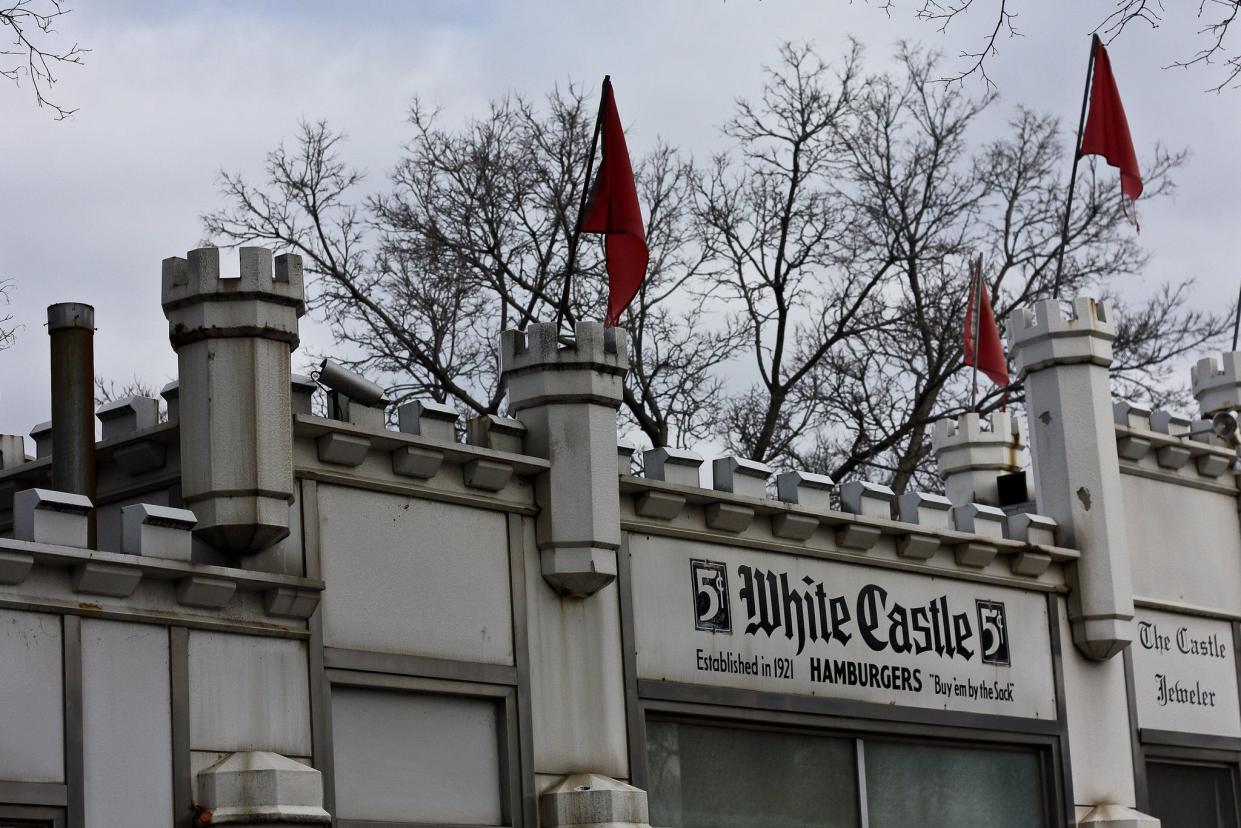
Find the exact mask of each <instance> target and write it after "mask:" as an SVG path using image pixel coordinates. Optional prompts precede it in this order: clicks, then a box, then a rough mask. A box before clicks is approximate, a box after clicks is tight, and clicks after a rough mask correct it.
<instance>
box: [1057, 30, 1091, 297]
mask: <svg viewBox="0 0 1241 828" xmlns="http://www.w3.org/2000/svg"><path fill="white" fill-rule="evenodd" d="M1098 45H1099V36H1098V35H1097V34H1095V35H1091V36H1090V63H1089V64H1088V65H1087V66H1086V88H1085V90H1084V91H1083V92H1082V114H1081V117H1080V118H1078V120H1077V140H1076V141H1075V142H1074V143H1073V171H1072V172H1071V173H1069V198H1068V203H1067V204H1066V205H1065V207H1064V224H1062V225H1061V226H1060V255H1059V256H1057V257H1056V281H1055V282H1054V283H1053V284H1052V288H1051V295H1052V298H1053V299H1059V298H1060V275H1061V273H1062V272H1063V271H1064V249H1065V248H1066V247H1068V246H1069V217H1070V216H1071V215H1072V214H1073V189H1074V188H1075V187H1076V186H1077V162H1078V161H1079V160H1081V153H1080V150H1081V146H1082V130H1083V129H1085V127H1086V104H1087V103H1088V102H1089V101H1090V81H1091V79H1092V78H1093V77H1094V59H1095V55H1096V54H1098Z"/></svg>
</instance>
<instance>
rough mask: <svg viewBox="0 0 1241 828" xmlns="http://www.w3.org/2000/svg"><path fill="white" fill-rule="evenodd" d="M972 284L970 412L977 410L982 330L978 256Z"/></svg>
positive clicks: (979, 257) (980, 257)
mask: <svg viewBox="0 0 1241 828" xmlns="http://www.w3.org/2000/svg"><path fill="white" fill-rule="evenodd" d="M971 281H972V282H973V290H971V291H970V293H972V294H973V296H974V307H973V308H971V309H970V313H972V314H973V316H974V376H973V379H972V382H973V386H972V390H971V391H970V410H971V411H977V410H978V344H979V342H981V338H980V332H981V329H982V255H981V254H980V255H978V256H977V257H976V258H975V259H974V267H973V272H972V274H971Z"/></svg>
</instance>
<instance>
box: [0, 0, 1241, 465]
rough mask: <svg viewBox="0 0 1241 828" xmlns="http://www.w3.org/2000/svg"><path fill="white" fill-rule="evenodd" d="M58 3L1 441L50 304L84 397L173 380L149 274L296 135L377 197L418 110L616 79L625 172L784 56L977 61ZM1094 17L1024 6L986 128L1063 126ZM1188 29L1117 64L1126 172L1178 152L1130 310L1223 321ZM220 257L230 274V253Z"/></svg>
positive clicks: (1214, 202) (1239, 109) (338, 7)
mask: <svg viewBox="0 0 1241 828" xmlns="http://www.w3.org/2000/svg"><path fill="white" fill-rule="evenodd" d="M70 5H76V6H77V8H76V9H75V11H74V12H73V13H72V14H71V15H70V16H68V17H67V18H65V19H64V21H63V23H62V24H61V30H62V32H63V33H64V37H65V38H66V39H69V40H77V41H79V42H80V43H81V44H82V45H83V46H85V47H88V48H90V49H91V50H92V51H91V52H90V53H89V54H88V55H87V56H86V65H85V66H83V67H80V68H72V67H71V68H68V69H66V70H64V71H63V73H62V81H61V83H60V84H58V85H57V87H56V89H55V95H56V96H57V98H58V102H60V103H62V104H64V105H67V106H71V107H72V106H76V107H79V111H78V113H77V114H76V115H75V116H74V117H73V118H71V119H70V120H68V121H64V122H56V121H54V120H53V119H52V118H51V116H50V115H49V113H48V112H47V111H46V110H39V109H38V108H36V107H35V105H34V103H33V101H32V99H31V97H30V95H29V91H28V90H27V89H25V88H22V89H16V88H12V87H11V86H8V85H0V112H2V113H3V128H0V159H3V160H2V161H0V164H2V165H3V197H2V198H0V228H2V229H0V276H4V277H7V278H10V279H12V280H13V281H14V289H13V290H12V291H11V299H12V304H11V307H10V310H11V312H12V313H13V314H14V317H15V321H17V322H19V323H21V324H22V325H23V326H24V327H23V328H22V329H21V331H20V332H19V336H18V341H17V344H16V346H15V347H13V348H11V349H9V350H7V351H3V352H0V432H4V433H16V434H26V433H28V432H29V430H30V428H31V426H33V425H34V424H35V423H37V422H39V421H42V420H46V419H47V418H48V416H49V403H48V385H49V383H48V345H47V335H46V332H45V330H44V328H43V324H44V322H45V321H46V307H47V305H48V304H50V303H52V302H58V301H81V302H88V303H90V304H93V305H94V306H95V308H96V323H97V327H98V333H97V337H96V370H97V372H98V373H99V374H100V375H101V376H105V377H109V378H113V379H115V380H118V381H125V380H128V379H130V378H131V377H134V376H137V377H139V378H142V379H144V380H145V381H147V382H149V383H151V384H153V385H155V386H156V387H158V386H159V385H162V384H163V383H164V382H166V381H167V380H169V379H171V378H173V377H174V376H175V373H176V361H175V356H174V354H173V352H172V349H171V347H170V346H169V345H168V339H167V326H166V322H165V320H164V316H163V313H162V311H161V309H160V304H159V272H160V260H161V259H163V258H164V257H167V256H173V255H184V254H185V251H187V250H189V249H190V248H193V247H196V246H198V243H199V241H200V240H201V239H202V230H201V227H200V224H199V219H198V217H199V215H200V214H201V213H203V212H205V211H208V210H211V209H213V208H215V207H217V206H219V204H220V200H219V197H218V195H217V192H216V176H217V173H218V171H219V170H220V169H221V168H225V169H228V170H239V171H243V172H247V173H250V174H257V173H258V172H259V171H260V170H261V167H262V162H263V156H264V153H265V152H266V151H267V150H269V149H270V148H272V147H273V146H274V145H276V144H277V143H278V142H279V141H281V140H282V139H285V138H288V137H290V136H291V135H293V133H294V131H295V129H296V126H297V122H298V120H299V119H302V118H306V119H319V118H326V119H328V120H329V121H330V122H331V123H332V125H333V126H334V127H336V128H338V129H342V130H344V131H345V132H346V133H348V135H349V143H348V144H347V146H346V148H345V152H346V155H347V157H348V160H350V161H351V162H352V163H354V164H356V165H357V166H360V167H362V168H363V169H365V170H367V171H368V174H369V177H370V182H371V183H372V184H375V185H377V186H378V185H379V184H380V183H381V182H382V178H383V176H384V175H385V173H386V171H387V170H388V169H390V168H391V167H392V165H393V163H394V161H395V160H396V159H397V157H398V155H399V152H400V147H401V145H402V143H403V142H404V141H405V140H407V138H408V137H409V133H408V129H407V127H406V125H405V123H404V118H405V111H406V107H407V105H408V103H409V101H410V99H411V98H412V97H413V96H415V95H418V96H420V97H422V98H424V99H426V100H429V101H434V102H437V103H439V104H441V105H443V106H444V107H445V109H446V117H447V118H449V119H450V120H460V119H463V118H466V117H468V116H470V115H473V114H479V113H481V112H482V111H483V109H484V107H485V105H486V102H487V101H488V100H489V99H491V98H495V97H497V96H501V95H504V94H505V93H506V92H509V91H519V92H524V93H529V94H541V93H542V92H544V91H546V90H548V89H550V88H551V87H552V86H553V85H554V84H556V83H563V82H565V81H567V80H573V81H575V82H580V83H584V84H589V85H590V86H592V87H593V86H594V85H595V84H597V83H598V81H599V80H600V78H601V77H602V75H603V74H605V73H611V75H612V76H613V80H614V83H615V85H616V94H617V101H618V104H619V107H620V111H621V115H622V117H623V119H624V120H625V122H626V124H627V125H628V138H629V145H630V148H631V151H632V152H633V153H634V154H635V155H640V154H641V153H642V152H643V151H644V150H646V149H647V148H649V147H650V146H651V144H652V143H653V142H654V141H655V139H656V137H657V136H659V137H662V138H663V139H665V140H667V141H668V142H670V143H672V144H675V145H679V146H681V147H683V148H685V149H687V150H689V151H691V152H695V153H700V154H701V153H705V152H708V151H710V150H711V149H712V148H714V147H717V146H719V143H720V137H719V133H718V125H719V124H720V123H721V122H722V121H724V120H725V118H726V117H727V116H728V114H729V113H730V111H731V106H732V101H733V99H734V98H735V97H736V96H738V95H745V96H749V95H753V94H754V93H756V92H757V90H758V88H759V86H760V84H761V74H760V70H761V66H762V65H763V64H764V63H770V62H772V61H773V60H774V59H775V53H776V48H777V46H778V44H779V43H780V42H782V41H784V40H790V39H791V40H810V41H812V42H813V43H814V44H815V45H816V46H817V47H818V48H819V50H820V51H821V52H822V53H823V54H824V55H825V56H828V57H831V56H834V55H836V54H839V53H840V52H841V50H842V48H843V43H844V40H845V38H846V36H847V35H849V34H853V35H855V36H857V37H858V38H860V39H861V40H862V41H863V42H864V43H865V44H866V45H867V49H868V58H869V60H870V62H871V63H872V64H873V65H875V66H876V67H877V66H879V65H881V64H882V63H883V62H884V61H886V60H887V57H888V55H889V54H890V52H891V47H892V44H893V43H894V42H895V41H897V40H898V39H901V38H908V39H914V40H921V41H924V42H926V43H928V44H931V45H933V46H938V47H939V48H941V49H943V50H944V51H945V52H947V53H948V54H950V55H952V54H955V53H956V52H957V51H959V50H960V49H961V48H964V47H969V48H973V47H974V46H975V44H976V42H977V37H978V34H979V32H980V31H981V30H982V28H983V27H984V25H985V24H986V23H988V22H989V21H985V20H984V19H983V17H982V13H983V12H984V11H986V10H987V9H989V7H990V6H991V5H992V4H990V3H988V4H983V5H980V11H979V12H978V13H977V14H975V19H973V20H967V21H966V22H965V24H963V25H961V26H959V27H957V28H954V29H952V30H950V31H949V32H948V33H947V34H946V35H940V34H938V33H937V32H936V30H935V29H934V28H933V27H931V26H928V25H927V24H922V23H918V22H915V21H914V20H913V19H912V12H911V9H912V6H913V5H914V2H913V0H904V1H903V2H902V0H897V2H896V8H895V9H894V10H893V11H892V13H891V17H889V16H888V15H887V14H885V13H884V12H883V11H882V10H881V9H879V8H877V7H876V5H875V4H870V5H868V4H866V3H865V2H861V0H856V1H855V2H853V3H850V2H848V0H804V1H803V2H793V1H792V0H727V2H720V0H715V2H705V1H704V2H690V0H677V2H672V0H625V2H621V3H617V2H607V3H604V2H594V0H563V2H552V1H551V0H539V2H516V0H510V2H467V0H459V2H452V1H451V0H444V2H409V3H397V2H384V3H380V2H374V3H367V2H352V3H341V2H265V3H261V4H260V3H243V2H240V0H238V2H234V3H225V2H200V3H196V4H193V5H192V6H191V4H188V3H175V4H171V3H156V2H138V1H137V0H107V1H106V2H105V0H91V2H89V3H87V2H85V0H79V2H78V3H76V4H74V3H72V2H70ZM1112 5H1113V4H1112V3H1111V2H1110V0H1089V1H1087V0H1076V2H1064V1H1063V0H1056V1H1055V2H1051V0H1024V2H1022V1H1021V0H1019V11H1020V13H1021V16H1020V18H1019V20H1018V25H1019V26H1020V28H1021V31H1022V33H1023V35H1024V36H1023V37H1021V38H1019V39H1016V40H1005V41H1002V42H1001V53H1000V54H999V55H998V56H997V57H995V58H994V59H992V60H991V62H990V72H991V75H992V77H993V78H994V80H995V82H996V83H997V84H998V86H999V89H1000V92H1001V94H1002V100H1001V102H1000V104H999V106H997V107H996V108H995V109H994V110H993V112H992V113H991V115H990V116H989V118H990V120H989V121H988V122H987V125H986V128H987V129H991V130H998V129H1001V128H1002V125H1003V119H1004V118H1005V117H1007V115H1008V114H1009V113H1011V111H1012V109H1013V108H1014V107H1015V106H1016V105H1017V104H1018V103H1020V104H1025V105H1028V106H1031V107H1033V108H1036V109H1039V110H1044V111H1050V112H1053V113H1055V114H1058V115H1060V116H1061V117H1062V119H1063V120H1064V122H1065V123H1066V124H1067V125H1069V127H1070V128H1074V127H1075V126H1076V119H1077V115H1078V108H1079V107H1080V104H1081V90H1082V84H1083V80H1084V72H1085V61H1086V58H1087V50H1088V46H1089V41H1088V39H1087V34H1088V33H1089V31H1090V30H1091V29H1092V28H1093V26H1094V24H1095V23H1097V22H1098V20H1099V19H1101V18H1102V17H1103V16H1104V15H1105V14H1106V13H1107V11H1108V10H1109V9H1110V8H1111V6H1112ZM1176 5H1178V4H1169V6H1170V7H1171V6H1176ZM1186 5H1190V4H1186ZM1192 5H1195V6H1196V4H1192ZM1193 23H1194V21H1193V20H1192V19H1190V18H1188V17H1184V18H1181V19H1178V20H1169V21H1166V22H1165V25H1164V26H1163V27H1162V28H1160V29H1159V30H1158V31H1155V32H1151V31H1148V30H1144V29H1139V28H1133V29H1131V30H1130V31H1127V32H1126V33H1125V34H1124V36H1123V37H1122V38H1121V39H1120V40H1119V41H1117V42H1116V43H1115V44H1114V45H1113V46H1112V48H1111V54H1112V62H1113V67H1114V69H1115V72H1116V74H1117V78H1118V82H1119V85H1120V90H1121V93H1122V95H1123V97H1124V101H1125V108H1126V110H1127V111H1128V114H1129V121H1130V126H1131V128H1132V132H1133V135H1134V140H1135V143H1136V145H1137V148H1138V154H1139V156H1142V155H1146V154H1148V153H1149V151H1150V149H1151V148H1152V147H1153V146H1154V144H1155V143H1156V142H1163V143H1165V144H1167V145H1169V146H1171V147H1174V148H1189V149H1190V150H1191V152H1192V158H1191V161H1190V165H1189V167H1188V168H1187V169H1185V170H1183V171H1182V172H1181V173H1180V175H1179V176H1178V181H1179V185H1180V186H1179V191H1178V193H1177V195H1176V198H1175V199H1174V200H1165V201H1162V202H1158V203H1155V204H1148V205H1144V206H1143V210H1142V237H1141V238H1142V241H1143V243H1144V244H1145V245H1147V246H1148V248H1149V249H1150V251H1151V252H1152V254H1153V259H1152V263H1151V266H1150V268H1149V269H1148V271H1147V273H1146V274H1145V275H1144V276H1143V277H1141V278H1140V279H1136V280H1134V282H1133V285H1132V287H1133V290H1134V291H1135V292H1136V293H1137V294H1145V293H1146V292H1148V291H1149V290H1150V289H1151V287H1152V286H1153V285H1156V284H1158V283H1159V282H1161V281H1165V280H1180V279H1183V278H1188V277H1197V279H1198V284H1199V287H1200V290H1199V295H1198V297H1197V301H1198V302H1199V304H1200V305H1201V306H1203V307H1212V306H1218V305H1221V304H1224V303H1227V302H1231V301H1232V299H1233V296H1234V295H1235V292H1236V285H1237V278H1238V274H1239V271H1241V268H1239V267H1238V265H1237V258H1238V257H1237V255H1236V252H1235V250H1236V244H1235V241H1234V240H1235V237H1236V235H1237V233H1238V228H1241V206H1238V203H1237V198H1236V197H1235V195H1234V193H1235V191H1236V189H1237V185H1238V176H1237V169H1238V165H1237V160H1236V159H1237V149H1236V146H1237V137H1238V135H1241V130H1239V129H1238V128H1239V127H1241V91H1236V92H1232V93H1224V94H1223V95H1222V96H1220V95H1214V94H1209V93H1204V92H1203V91H1202V90H1203V89H1204V88H1206V87H1207V86H1209V85H1212V84H1211V77H1212V76H1211V75H1209V74H1207V73H1203V72H1189V73H1187V72H1183V71H1168V70H1163V69H1162V68H1161V67H1163V66H1165V65H1167V64H1168V63H1170V62H1172V61H1173V60H1175V59H1177V58H1181V57H1184V56H1186V55H1187V54H1189V53H1190V52H1191V51H1192V49H1193V46H1194V43H1195V39H1194V36H1193V32H1194V26H1193ZM0 83H2V79H0ZM984 137H987V136H985V135H982V134H980V135H979V138H984ZM1071 140H1072V139H1071V134H1070V137H1066V141H1071ZM1067 175H1068V171H1067V169H1066V171H1065V176H1066V177H1067ZM1224 241H1228V242H1229V243H1228V244H1224V243H1223V242H1224ZM224 255H225V257H226V261H227V262H228V263H229V264H228V266H229V267H231V269H233V270H235V269H236V264H235V259H234V258H233V257H234V256H235V254H234V253H231V252H227V253H225V254H224ZM303 340H304V342H306V343H307V344H308V345H309V346H310V347H311V348H313V349H315V350H318V351H321V352H322V351H326V350H329V349H330V343H329V341H328V340H327V338H326V336H325V333H324V331H323V329H322V328H320V327H318V326H316V325H315V324H314V323H313V322H306V321H304V322H303ZM296 360H297V357H295V364H298V365H299V367H300V364H299V363H297V362H296ZM29 450H31V451H33V446H30V447H29Z"/></svg>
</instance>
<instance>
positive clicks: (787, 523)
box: [771, 512, 819, 541]
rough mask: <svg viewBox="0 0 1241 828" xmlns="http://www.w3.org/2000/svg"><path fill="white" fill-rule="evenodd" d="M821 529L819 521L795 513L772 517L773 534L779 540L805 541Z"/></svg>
mask: <svg viewBox="0 0 1241 828" xmlns="http://www.w3.org/2000/svg"><path fill="white" fill-rule="evenodd" d="M818 528H819V519H818V518H814V517H810V516H809V515H799V514H796V513H794V512H780V513H779V514H774V515H772V516H771V534H773V535H775V536H776V537H777V538H787V539H788V540H795V541H804V540H807V539H809V538H810V536H811V535H813V534H814V532H815V530H816V529H818Z"/></svg>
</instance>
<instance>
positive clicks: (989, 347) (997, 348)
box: [965, 262, 1008, 388]
mask: <svg viewBox="0 0 1241 828" xmlns="http://www.w3.org/2000/svg"><path fill="white" fill-rule="evenodd" d="M974 268H975V270H974V278H972V279H970V298H969V302H968V307H967V308H966V312H965V364H966V365H973V366H975V367H977V368H978V370H979V371H982V372H983V373H984V374H986V375H987V376H988V377H989V378H990V379H991V381H992V382H994V383H995V384H996V385H999V386H1002V387H1005V388H1007V387H1008V359H1007V358H1006V357H1005V356H1004V345H1003V344H1001V342H1000V329H999V327H998V326H997V325H996V324H995V314H994V313H992V312H991V297H990V296H989V295H988V294H989V292H990V291H988V290H987V289H986V287H987V286H986V284H985V283H984V282H983V279H982V264H981V262H980V263H978V264H975V265H974ZM980 287H981V288H982V290H979V288H980ZM980 297H981V299H982V307H981V308H979V307H978V306H977V305H975V304H974V303H975V302H976V301H978V299H979V298H980ZM976 321H977V322H978V327H977V330H975V327H974V323H975V322H976Z"/></svg>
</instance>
